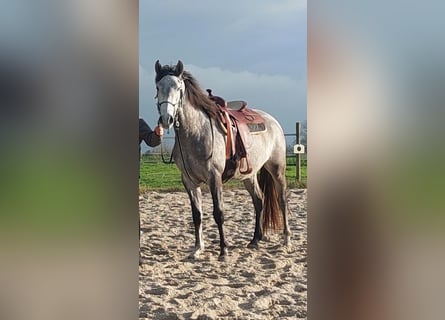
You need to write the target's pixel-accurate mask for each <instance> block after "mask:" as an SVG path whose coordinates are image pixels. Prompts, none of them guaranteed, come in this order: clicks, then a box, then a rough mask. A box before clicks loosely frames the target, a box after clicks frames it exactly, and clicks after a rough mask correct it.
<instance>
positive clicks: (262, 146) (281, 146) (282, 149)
mask: <svg viewBox="0 0 445 320" xmlns="http://www.w3.org/2000/svg"><path fill="white" fill-rule="evenodd" d="M253 110H254V111H256V112H258V113H259V114H260V115H261V117H263V119H264V125H265V130H264V131H262V132H254V133H251V134H250V138H251V144H250V147H249V148H248V149H247V154H248V157H249V160H250V163H251V166H252V169H253V173H255V172H257V171H258V170H259V169H261V167H263V165H264V164H265V163H266V162H267V163H269V164H271V165H273V166H275V167H283V166H285V161H286V140H285V137H284V133H283V129H282V127H281V125H280V123H279V122H278V121H277V119H275V117H273V116H272V115H270V114H269V113H267V112H265V111H263V110H260V109H253Z"/></svg>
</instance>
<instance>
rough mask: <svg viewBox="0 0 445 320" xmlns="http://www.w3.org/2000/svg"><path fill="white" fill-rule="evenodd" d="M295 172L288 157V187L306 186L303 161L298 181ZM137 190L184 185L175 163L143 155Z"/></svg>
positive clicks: (231, 183) (236, 184) (233, 183)
mask: <svg viewBox="0 0 445 320" xmlns="http://www.w3.org/2000/svg"><path fill="white" fill-rule="evenodd" d="M166 160H168V159H166ZM295 172H296V166H295V158H294V157H290V158H288V163H287V167H286V180H287V184H288V187H289V188H306V185H307V167H306V165H305V161H302V167H301V176H302V179H301V180H300V181H296V179H295ZM224 186H225V188H238V187H242V183H241V182H240V181H238V180H230V181H228V182H227V183H226V184H225V185H224ZM139 190H140V192H141V193H143V192H145V191H149V190H157V191H183V190H184V186H183V185H182V181H181V174H180V172H179V169H178V168H177V166H176V164H174V163H172V164H165V163H163V162H162V160H161V158H160V157H159V156H156V155H143V156H142V159H141V162H140V178H139Z"/></svg>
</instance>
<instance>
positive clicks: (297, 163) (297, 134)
mask: <svg viewBox="0 0 445 320" xmlns="http://www.w3.org/2000/svg"><path fill="white" fill-rule="evenodd" d="M295 138H296V144H300V122H298V121H297V122H296V123H295ZM295 157H296V158H295V166H296V175H295V179H296V180H297V181H300V180H301V155H300V154H299V153H296V154H295Z"/></svg>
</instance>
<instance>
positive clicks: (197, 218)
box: [187, 187, 204, 258]
mask: <svg viewBox="0 0 445 320" xmlns="http://www.w3.org/2000/svg"><path fill="white" fill-rule="evenodd" d="M187 193H188V195H189V198H190V205H191V207H192V216H193V224H194V226H195V247H194V249H193V252H192V253H191V255H190V256H191V257H192V258H198V257H199V254H200V253H201V252H202V251H204V240H203V239H202V205H201V188H200V187H194V188H187Z"/></svg>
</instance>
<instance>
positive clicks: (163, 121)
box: [158, 115, 174, 129]
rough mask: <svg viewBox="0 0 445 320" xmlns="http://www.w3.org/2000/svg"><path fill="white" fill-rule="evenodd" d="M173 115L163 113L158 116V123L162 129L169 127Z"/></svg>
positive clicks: (171, 123)
mask: <svg viewBox="0 0 445 320" xmlns="http://www.w3.org/2000/svg"><path fill="white" fill-rule="evenodd" d="M173 121H174V119H173V117H172V116H171V115H165V116H160V117H159V120H158V123H159V124H160V125H161V126H162V127H163V128H164V129H170V128H171V126H172V125H173Z"/></svg>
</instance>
